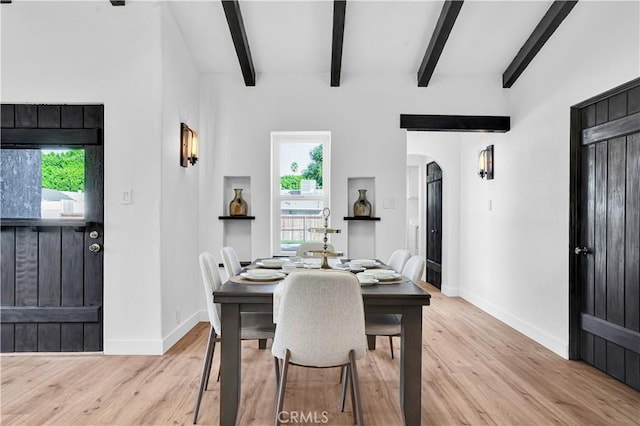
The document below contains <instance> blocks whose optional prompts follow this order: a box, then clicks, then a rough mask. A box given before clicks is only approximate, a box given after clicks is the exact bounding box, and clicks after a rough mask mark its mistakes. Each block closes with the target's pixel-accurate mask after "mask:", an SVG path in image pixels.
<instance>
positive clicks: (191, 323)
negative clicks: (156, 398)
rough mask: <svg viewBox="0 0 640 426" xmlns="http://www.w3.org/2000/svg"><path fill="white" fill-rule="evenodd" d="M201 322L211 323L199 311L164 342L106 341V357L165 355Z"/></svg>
mask: <svg viewBox="0 0 640 426" xmlns="http://www.w3.org/2000/svg"><path fill="white" fill-rule="evenodd" d="M199 322H207V323H208V322H209V314H208V313H207V311H198V312H195V313H194V314H193V315H191V316H190V317H189V318H187V320H186V321H184V322H183V323H182V324H180V325H179V326H178V327H177V328H176V329H175V330H173V331H172V332H171V333H169V335H168V336H167V337H165V338H164V339H162V340H105V341H104V352H103V353H104V354H105V355H163V354H164V353H165V352H167V351H168V350H169V349H170V348H171V347H172V346H173V345H175V344H176V343H177V342H178V340H180V339H182V337H184V335H185V334H187V333H188V332H189V331H190V330H191V329H192V328H193V327H195V326H196V324H198V323H199Z"/></svg>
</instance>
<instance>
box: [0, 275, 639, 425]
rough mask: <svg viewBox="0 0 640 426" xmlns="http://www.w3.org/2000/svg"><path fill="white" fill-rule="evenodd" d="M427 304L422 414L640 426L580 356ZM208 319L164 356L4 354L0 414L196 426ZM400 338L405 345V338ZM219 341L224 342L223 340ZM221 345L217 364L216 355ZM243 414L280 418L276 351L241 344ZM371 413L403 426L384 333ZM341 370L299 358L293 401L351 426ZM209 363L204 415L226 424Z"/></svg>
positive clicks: (630, 404) (372, 355) (466, 310)
mask: <svg viewBox="0 0 640 426" xmlns="http://www.w3.org/2000/svg"><path fill="white" fill-rule="evenodd" d="M429 291H430V292H431V293H432V295H433V298H432V302H431V306H429V307H426V308H425V309H424V315H423V317H424V357H423V375H422V389H423V396H422V418H423V424H436V425H450V424H451V425H452V424H471V425H477V424H499V425H509V424H514V425H543V424H556V423H561V424H577V425H587V424H589V425H592V424H594V425H595V424H610V425H621V424H640V393H638V392H636V391H634V390H633V389H631V388H629V387H627V386H625V385H623V384H622V383H619V382H618V381H616V380H614V379H612V378H609V377H608V376H606V375H604V374H602V373H600V372H599V371H597V370H595V369H593V368H591V367H589V366H587V365H586V364H584V363H580V362H574V361H566V360H563V359H561V358H560V357H558V356H557V355H555V354H553V353H552V352H550V351H548V350H546V349H544V348H543V347H541V346H540V345H538V344H536V343H535V342H533V341H531V340H530V339H528V338H526V337H524V336H523V335H521V334H519V333H518V332H516V331H514V330H512V329H510V328H509V327H507V326H505V325H504V324H502V323H501V322H499V321H497V320H495V319H494V318H492V317H490V316H489V315H487V314H485V313H484V312H482V311H480V310H479V309H477V308H475V307H474V306H472V305H470V304H469V303H467V302H465V301H464V300H462V299H457V298H447V297H446V296H443V295H441V294H440V293H439V292H438V291H437V290H435V289H434V288H432V287H430V288H429ZM207 333H208V326H207V325H206V324H204V323H203V324H200V325H198V326H197V327H195V328H194V329H193V330H192V331H191V332H190V333H188V335H187V336H185V337H184V338H183V339H182V340H181V341H180V342H179V343H178V344H176V346H175V347H173V348H172V349H171V350H170V351H169V352H168V353H167V354H165V355H164V356H103V355H3V356H2V357H0V368H1V370H0V374H1V377H2V387H1V389H0V390H1V394H0V398H1V399H0V404H1V405H0V409H1V413H2V414H1V417H0V423H1V424H3V425H9V424H19V425H26V424H64V425H73V424H96V425H97V424H110V425H111V424H118V425H127V424H158V425H160V424H190V423H191V421H192V417H193V406H194V401H195V396H196V392H197V386H198V380H199V378H200V369H201V363H202V357H203V354H204V348H205V344H206V338H207ZM394 344H395V345H394V346H396V349H397V351H399V338H395V340H394ZM216 349H218V348H216ZM218 361H219V358H218V353H217V351H216V356H215V358H214V368H217V365H218ZM242 362H243V377H242V399H241V408H240V413H239V416H240V417H239V420H238V424H242V425H269V424H273V416H274V406H275V380H274V373H273V361H272V358H271V353H270V351H269V350H259V349H258V348H257V343H256V342H245V343H244V346H243V356H242ZM358 369H359V374H360V381H361V385H362V394H363V405H364V418H365V421H366V422H367V423H368V424H372V425H397V424H401V418H400V411H399V402H398V371H399V360H398V358H396V359H395V360H391V359H390V356H389V347H388V345H387V339H386V338H378V349H377V350H376V351H373V352H369V353H368V354H367V356H366V357H365V358H364V359H363V360H361V361H359V362H358ZM338 377H339V372H338V370H337V369H306V368H296V367H292V369H291V370H290V375H289V381H288V385H287V396H286V400H285V410H298V411H301V412H304V413H305V414H306V415H308V414H309V413H311V414H313V413H316V414H315V415H316V419H318V420H323V419H324V417H323V416H322V412H323V411H325V412H326V418H328V424H340V425H351V424H353V417H352V412H351V406H350V403H349V402H348V403H347V409H346V412H345V413H340V412H339V410H338V400H339V394H340V385H339V384H338ZM218 386H219V384H218V383H216V382H215V371H214V372H213V373H212V381H211V385H210V389H209V390H208V391H206V392H205V395H204V397H203V402H202V407H201V410H200V417H199V424H213V423H216V424H217V422H218V401H219V400H218V398H219V391H218V390H219V387H218Z"/></svg>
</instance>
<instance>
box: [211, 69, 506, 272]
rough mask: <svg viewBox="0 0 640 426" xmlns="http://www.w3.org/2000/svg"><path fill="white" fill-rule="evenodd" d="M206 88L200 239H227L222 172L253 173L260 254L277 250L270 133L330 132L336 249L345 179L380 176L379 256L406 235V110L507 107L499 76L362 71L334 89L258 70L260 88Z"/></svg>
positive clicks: (345, 209)
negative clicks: (422, 83) (422, 84)
mask: <svg viewBox="0 0 640 426" xmlns="http://www.w3.org/2000/svg"><path fill="white" fill-rule="evenodd" d="M201 93H202V96H203V99H202V100H201V108H202V111H201V113H202V116H201V122H202V124H203V128H204V129H206V130H207V132H208V133H207V137H206V138H205V139H206V140H205V141H204V142H203V144H206V145H207V146H203V147H202V151H203V158H204V160H203V161H206V162H207V163H209V162H210V163H211V166H210V167H209V165H207V171H206V176H203V178H202V179H203V186H204V185H205V183H204V182H206V185H207V187H208V188H207V191H206V193H205V192H203V191H201V194H202V200H201V208H202V210H201V229H202V230H203V239H202V241H201V245H202V247H203V248H210V249H212V250H218V248H219V247H220V246H221V244H222V240H223V236H222V232H223V226H222V224H220V223H219V222H218V223H216V220H215V217H216V216H217V215H219V214H222V213H223V212H222V211H221V205H223V203H222V202H221V196H222V194H221V193H222V178H223V176H225V175H232V176H250V177H251V185H252V188H251V190H252V203H253V205H252V206H251V211H252V212H253V214H254V215H255V216H256V220H255V221H253V223H252V231H251V245H252V256H253V257H256V256H267V255H270V253H271V251H270V244H269V241H270V240H269V238H270V187H269V185H270V167H271V165H270V143H269V142H270V132H271V131H312V130H328V131H331V134H332V135H331V144H332V146H331V173H332V177H331V181H332V188H331V198H332V200H331V209H332V220H331V226H333V227H337V228H341V229H342V230H343V232H344V233H345V234H338V235H332V236H331V242H332V243H333V244H334V246H335V247H336V249H338V250H345V247H346V245H347V243H346V242H347V238H346V232H347V229H348V228H347V223H346V222H345V221H344V220H343V219H342V218H343V216H346V215H348V213H349V211H350V209H351V206H349V205H348V203H347V198H348V197H347V179H348V178H349V177H363V176H366V177H375V179H376V194H375V199H376V200H377V203H378V205H377V206H376V207H375V211H376V215H377V216H380V217H381V221H380V222H377V223H376V225H375V227H376V232H377V234H376V247H375V255H376V256H377V257H379V258H381V259H386V258H388V256H389V255H390V254H391V252H392V251H393V250H394V249H396V248H399V247H404V246H405V239H406V237H405V203H406V198H405V190H406V182H405V170H406V132H405V131H404V130H401V129H400V113H409V114H411V113H452V114H453V113H458V114H497V115H500V114H505V113H506V94H505V93H504V91H502V90H501V89H500V80H499V78H497V77H496V78H494V79H490V80H486V79H485V80H480V81H478V80H469V79H465V78H455V79H454V78H452V79H440V80H439V82H438V84H437V85H434V87H429V88H417V87H416V82H415V75H407V76H405V77H404V78H399V77H398V76H385V75H358V76H357V77H354V78H349V76H343V80H342V83H341V87H340V88H332V87H330V86H329V76H328V75H312V74H308V75H280V76H274V75H268V76H267V75H258V78H257V86H256V87H245V86H244V84H243V82H242V79H241V77H240V76H239V75H237V76H233V77H229V76H223V75H208V76H206V77H204V78H203V79H202V86H201ZM205 151H206V153H205ZM385 198H392V199H393V200H394V202H395V208H394V209H384V208H383V205H382V203H383V200H384V199H385ZM225 201H226V200H225ZM205 216H206V217H207V218H211V219H208V220H206V221H205V220H204V217H205Z"/></svg>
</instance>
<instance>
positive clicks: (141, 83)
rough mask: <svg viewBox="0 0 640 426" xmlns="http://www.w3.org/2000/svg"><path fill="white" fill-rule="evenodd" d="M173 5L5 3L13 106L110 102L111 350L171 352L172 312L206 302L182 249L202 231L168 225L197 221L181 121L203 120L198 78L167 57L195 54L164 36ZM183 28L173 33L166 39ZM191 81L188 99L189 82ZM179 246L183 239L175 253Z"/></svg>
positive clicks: (107, 277) (5, 67) (5, 83)
mask: <svg viewBox="0 0 640 426" xmlns="http://www.w3.org/2000/svg"><path fill="white" fill-rule="evenodd" d="M162 7H164V6H162V5H161V4H157V3H148V2H132V3H128V4H127V6H126V7H120V8H117V7H113V6H111V4H110V3H109V2H55V3H53V2H52V3H46V2H43V3H27V2H14V3H13V4H11V5H10V6H8V7H6V6H3V7H2V17H1V19H2V30H1V31H2V102H5V103H102V104H104V110H105V128H104V135H105V139H104V147H105V149H104V161H105V168H104V183H105V200H104V206H105V214H104V217H105V224H104V229H105V231H104V232H105V238H104V251H103V255H104V351H105V353H127V354H161V353H162V352H163V350H164V349H165V347H166V345H167V344H166V343H163V337H165V336H169V335H170V334H171V330H172V325H173V327H174V328H175V314H174V312H164V310H166V309H169V310H171V309H172V308H173V307H174V306H175V307H178V306H180V307H181V308H182V309H183V311H182V316H183V319H186V318H189V317H191V316H192V315H193V313H194V312H193V311H194V309H197V308H194V306H197V304H198V301H197V300H196V299H194V297H195V293H193V292H192V291H191V286H192V283H191V282H188V283H186V284H185V282H182V281H183V279H184V281H191V280H193V279H194V276H196V277H197V275H194V273H193V272H192V271H191V269H189V268H194V267H196V265H197V264H194V259H193V257H192V256H193V252H194V250H193V248H191V247H188V245H187V244H185V245H184V247H187V252H186V253H184V254H182V253H180V250H184V247H181V246H180V244H184V241H183V240H182V239H181V238H182V235H180V236H177V234H179V233H181V232H185V233H189V234H190V238H191V239H192V241H195V242H194V243H193V244H194V245H196V244H197V234H196V233H194V231H193V226H192V225H177V228H176V229H167V227H166V226H163V227H162V228H161V218H162V223H163V224H164V223H167V222H172V221H173V220H174V219H175V220H176V223H177V222H179V221H183V220H185V221H193V222H195V223H197V220H198V219H197V217H198V216H197V214H198V213H197V212H198V207H197V202H196V197H195V195H194V194H197V192H198V187H197V179H194V174H193V172H192V170H187V171H185V170H182V169H181V168H180V167H179V166H178V165H177V162H178V160H177V158H178V142H177V138H178V133H177V129H178V128H179V121H178V118H179V119H183V118H184V119H185V120H195V123H196V124H194V125H195V126H197V118H198V117H197V110H196V109H194V108H193V107H192V106H191V105H190V104H191V103H193V104H194V105H195V107H196V108H197V97H195V93H194V92H195V89H196V88H195V82H194V81H193V74H192V73H187V74H186V75H183V74H180V75H178V74H177V73H178V71H176V70H175V69H174V67H175V66H176V65H171V64H168V63H167V61H171V60H172V57H173V56H175V57H176V59H178V60H185V58H184V56H183V55H182V54H181V53H180V52H179V51H180V49H181V47H180V45H179V44H180V42H178V41H171V40H167V39H166V38H165V39H164V42H163V38H162V26H163V20H162ZM164 22H165V23H166V19H165V21H164ZM172 34H175V31H174V30H172V29H171V28H169V29H166V31H165V35H172ZM163 55H167V58H165V61H164V62H163ZM171 55H173V56H171ZM163 72H164V73H165V74H166V75H167V87H166V88H165V90H163ZM182 77H185V80H184V81H183V80H181V78H182ZM183 88H184V89H186V90H187V94H185V95H183V94H180V93H179V92H180V90H178V89H183ZM167 98H171V100H170V102H169V103H168V105H166V106H164V107H163V100H167ZM171 121H175V123H172V122H171ZM172 158H173V159H172ZM173 161H175V163H174V164H175V169H174V168H173V166H171V163H172V162H173ZM124 189H132V190H133V193H132V194H133V196H132V199H133V203H132V204H131V205H121V204H120V202H119V200H120V193H121V191H122V190H124ZM181 191H182V192H185V194H182V195H181V196H178V198H177V199H178V201H179V202H180V203H184V205H180V204H178V203H176V204H174V201H173V200H174V197H176V195H177V194H178V193H179V192H181ZM186 210H188V212H187V211H186ZM185 228H186V229H185ZM161 230H162V231H161ZM170 244H176V247H175V252H173V250H174V247H173V246H171V245H170ZM196 247H197V246H196ZM187 258H189V259H188V260H187ZM161 260H162V262H163V268H164V269H162V270H161ZM187 263H188V265H187ZM173 268H175V271H173V270H172V269H173ZM163 281H164V282H165V284H166V285H161V283H162V282H163ZM183 287H187V288H189V290H188V291H186V292H185V293H186V294H184V295H183V296H181V297H179V298H177V299H176V300H175V301H170V302H169V301H168V300H170V299H171V298H173V297H175V295H176V294H178V293H179V292H180V291H184V290H183ZM194 291H195V289H194ZM163 292H164V293H166V294H163ZM166 318H173V323H172V321H170V320H167V319H166ZM163 319H164V320H163ZM170 338H175V336H173V335H172V336H169V340H170ZM169 340H168V342H169ZM169 343H170V342H169Z"/></svg>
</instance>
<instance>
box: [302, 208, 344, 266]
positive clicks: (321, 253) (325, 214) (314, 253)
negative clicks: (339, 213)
mask: <svg viewBox="0 0 640 426" xmlns="http://www.w3.org/2000/svg"><path fill="white" fill-rule="evenodd" d="M329 216H331V210H329V207H325V208H324V209H323V210H322V218H323V219H324V226H323V227H322V228H309V232H317V233H320V234H324V238H323V239H322V241H323V242H324V247H323V248H322V250H310V251H308V252H306V253H305V255H306V256H311V257H321V258H322V265H321V266H320V267H321V268H322V269H331V266H329V262H328V261H327V259H328V258H330V257H332V258H333V257H340V256H342V252H341V251H328V250H327V241H328V240H329V238H328V237H327V234H339V233H340V232H341V230H340V229H333V228H329Z"/></svg>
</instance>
